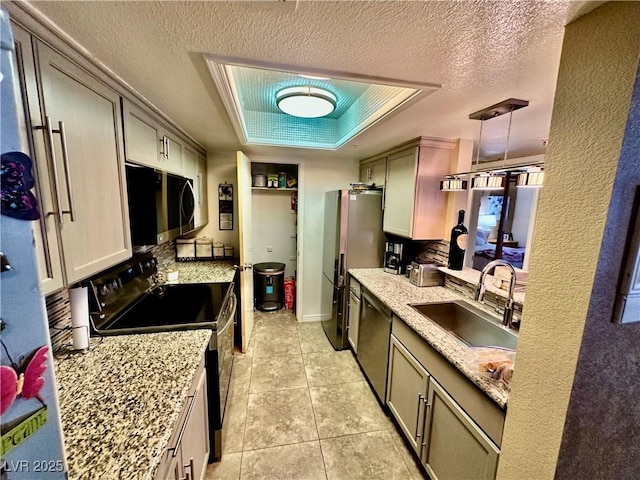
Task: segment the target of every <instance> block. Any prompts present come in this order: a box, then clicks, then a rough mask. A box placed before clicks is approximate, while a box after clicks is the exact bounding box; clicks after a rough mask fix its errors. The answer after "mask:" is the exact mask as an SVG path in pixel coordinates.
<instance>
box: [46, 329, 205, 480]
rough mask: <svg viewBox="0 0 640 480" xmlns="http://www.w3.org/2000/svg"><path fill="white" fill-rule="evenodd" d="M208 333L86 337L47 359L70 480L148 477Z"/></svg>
mask: <svg viewBox="0 0 640 480" xmlns="http://www.w3.org/2000/svg"><path fill="white" fill-rule="evenodd" d="M211 333H212V332H211V330H191V331H184V332H170V333H153V334H144V335H123V336H116V337H105V338H104V339H103V340H102V341H101V340H100V339H97V338H92V339H91V346H92V347H91V350H90V351H89V352H87V353H85V354H74V355H71V356H69V357H67V356H65V355H62V354H60V355H58V356H57V357H56V358H55V359H54V365H55V371H56V383H57V385H58V396H59V400H60V413H61V417H62V429H63V432H64V437H65V438H64V443H65V449H66V455H67V462H68V464H69V475H70V478H71V479H75V478H77V479H80V478H82V479H84V478H100V479H101V480H105V479H122V478H127V479H138V478H140V479H143V478H144V479H147V478H153V475H154V472H155V470H156V468H157V467H158V464H159V461H160V457H161V455H162V452H163V451H164V450H165V449H166V448H167V447H168V443H169V437H170V435H171V433H172V431H173V429H174V427H175V424H176V422H177V421H178V416H179V414H180V410H181V408H182V405H183V403H184V401H185V400H186V395H187V393H188V390H189V386H190V385H191V382H192V381H193V376H194V374H195V372H196V369H197V367H198V364H199V363H200V361H201V360H202V358H203V355H204V351H205V349H206V347H207V345H208V341H209V339H210V337H211Z"/></svg>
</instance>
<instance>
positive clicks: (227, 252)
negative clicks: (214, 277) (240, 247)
mask: <svg viewBox="0 0 640 480" xmlns="http://www.w3.org/2000/svg"><path fill="white" fill-rule="evenodd" d="M224 258H233V245H225V246H224Z"/></svg>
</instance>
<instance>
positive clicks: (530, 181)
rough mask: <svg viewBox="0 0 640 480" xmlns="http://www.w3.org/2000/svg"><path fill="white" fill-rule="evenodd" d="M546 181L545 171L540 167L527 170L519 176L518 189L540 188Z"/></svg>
mask: <svg viewBox="0 0 640 480" xmlns="http://www.w3.org/2000/svg"><path fill="white" fill-rule="evenodd" d="M543 181H544V170H543V169H542V168H540V167H534V168H529V169H527V171H526V172H522V173H521V174H519V175H518V183H517V184H516V186H517V187H529V188H540V187H542V183H543Z"/></svg>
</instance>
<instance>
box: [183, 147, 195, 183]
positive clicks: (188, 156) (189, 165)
mask: <svg viewBox="0 0 640 480" xmlns="http://www.w3.org/2000/svg"><path fill="white" fill-rule="evenodd" d="M196 163H197V154H196V152H195V151H194V150H193V149H191V148H189V147H188V146H186V145H185V146H184V148H183V149H182V167H183V168H182V174H183V175H184V176H185V177H186V178H190V179H191V180H193V181H194V182H195V179H196ZM194 189H195V184H194Z"/></svg>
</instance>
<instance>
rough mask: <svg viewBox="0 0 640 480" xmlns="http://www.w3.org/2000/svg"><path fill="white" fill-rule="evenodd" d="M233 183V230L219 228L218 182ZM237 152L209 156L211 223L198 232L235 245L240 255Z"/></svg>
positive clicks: (200, 234) (202, 235)
mask: <svg viewBox="0 0 640 480" xmlns="http://www.w3.org/2000/svg"><path fill="white" fill-rule="evenodd" d="M224 182H227V183H230V184H232V185H233V230H220V229H218V184H220V183H224ZM237 187H238V186H237V174H236V154H235V152H233V153H227V154H220V153H209V156H208V158H207V193H208V195H207V196H208V204H209V205H208V207H209V223H208V224H207V225H205V226H204V227H203V228H202V230H200V231H199V232H197V233H196V235H197V236H198V237H208V238H213V240H214V241H215V242H222V243H224V244H227V245H233V254H234V255H235V256H238V246H239V241H238V190H237Z"/></svg>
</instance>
